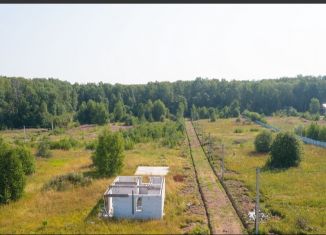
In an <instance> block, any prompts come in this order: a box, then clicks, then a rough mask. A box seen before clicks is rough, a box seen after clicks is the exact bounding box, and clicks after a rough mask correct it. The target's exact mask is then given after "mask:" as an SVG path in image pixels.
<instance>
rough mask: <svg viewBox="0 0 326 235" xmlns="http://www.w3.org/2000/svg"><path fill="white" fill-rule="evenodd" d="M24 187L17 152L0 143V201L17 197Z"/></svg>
mask: <svg viewBox="0 0 326 235" xmlns="http://www.w3.org/2000/svg"><path fill="white" fill-rule="evenodd" d="M24 187H25V175H24V170H23V166H22V163H21V161H20V160H19V157H18V156H17V153H16V152H15V151H14V150H13V149H10V148H9V147H8V146H7V145H5V144H3V143H2V144H0V203H8V202H9V201H10V200H17V199H19V198H20V197H21V196H22V194H23V190H24Z"/></svg>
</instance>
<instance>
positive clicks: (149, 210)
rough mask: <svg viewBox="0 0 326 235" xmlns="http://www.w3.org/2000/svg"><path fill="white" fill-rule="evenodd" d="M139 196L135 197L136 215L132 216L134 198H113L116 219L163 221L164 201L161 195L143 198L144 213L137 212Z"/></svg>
mask: <svg viewBox="0 0 326 235" xmlns="http://www.w3.org/2000/svg"><path fill="white" fill-rule="evenodd" d="M138 197H139V195H134V214H132V196H129V197H113V198H112V203H113V216H114V217H116V218H137V219H161V218H162V217H163V207H164V205H162V204H163V201H162V197H161V196H160V195H157V196H148V195H141V197H142V211H136V203H137V198H138Z"/></svg>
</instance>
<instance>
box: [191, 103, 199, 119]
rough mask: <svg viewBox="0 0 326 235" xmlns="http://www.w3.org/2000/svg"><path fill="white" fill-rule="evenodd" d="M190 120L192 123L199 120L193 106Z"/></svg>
mask: <svg viewBox="0 0 326 235" xmlns="http://www.w3.org/2000/svg"><path fill="white" fill-rule="evenodd" d="M191 119H192V120H194V121H195V120H198V119H199V114H198V112H197V108H196V106H195V105H194V104H193V105H192V106H191Z"/></svg>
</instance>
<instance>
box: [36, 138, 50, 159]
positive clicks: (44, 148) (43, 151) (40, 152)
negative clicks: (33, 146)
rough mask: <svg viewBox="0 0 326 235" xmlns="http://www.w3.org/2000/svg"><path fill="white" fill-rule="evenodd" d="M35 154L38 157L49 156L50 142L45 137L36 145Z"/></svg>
mask: <svg viewBox="0 0 326 235" xmlns="http://www.w3.org/2000/svg"><path fill="white" fill-rule="evenodd" d="M36 155H37V156H39V157H45V158H48V157H51V152H50V142H49V140H47V139H43V140H42V141H41V142H40V143H39V144H38V146H37V152H36Z"/></svg>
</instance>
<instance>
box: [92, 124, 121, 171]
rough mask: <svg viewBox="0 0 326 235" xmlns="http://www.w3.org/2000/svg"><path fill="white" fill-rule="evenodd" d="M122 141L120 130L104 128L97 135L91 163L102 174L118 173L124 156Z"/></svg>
mask: <svg viewBox="0 0 326 235" xmlns="http://www.w3.org/2000/svg"><path fill="white" fill-rule="evenodd" d="M123 150H124V141H123V137H122V135H121V133H120V132H115V133H111V132H109V131H108V130H104V131H103V132H102V134H101V135H100V136H99V137H98V144H97V147H96V150H95V153H94V154H93V156H92V160H93V163H94V165H95V167H96V169H97V171H98V173H99V174H100V175H102V176H113V175H116V174H118V173H120V171H121V169H122V166H123V158H124V153H123Z"/></svg>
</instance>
